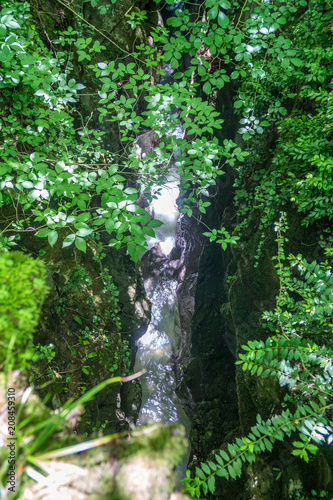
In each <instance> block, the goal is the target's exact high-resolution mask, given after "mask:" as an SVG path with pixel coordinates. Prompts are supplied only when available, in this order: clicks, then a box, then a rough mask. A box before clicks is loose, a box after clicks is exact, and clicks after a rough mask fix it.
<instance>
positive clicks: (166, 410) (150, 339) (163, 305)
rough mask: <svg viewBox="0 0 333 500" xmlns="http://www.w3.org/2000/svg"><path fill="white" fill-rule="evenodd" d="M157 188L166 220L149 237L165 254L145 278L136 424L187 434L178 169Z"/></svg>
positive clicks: (158, 211) (156, 207)
mask: <svg viewBox="0 0 333 500" xmlns="http://www.w3.org/2000/svg"><path fill="white" fill-rule="evenodd" d="M158 188H159V194H158V197H157V199H154V200H153V202H152V203H151V205H150V209H151V210H153V211H154V212H153V213H154V217H155V218H156V219H158V220H161V221H162V222H163V223H164V224H163V226H160V227H159V228H157V229H156V230H155V238H148V246H149V247H150V248H152V247H153V246H154V248H157V247H159V249H158V251H159V255H160V256H161V259H160V263H159V264H156V267H155V268H153V270H152V273H151V275H150V276H148V277H146V279H145V281H144V284H145V289H146V293H147V296H148V298H149V300H150V301H151V306H152V309H151V322H150V324H149V326H148V329H147V332H146V333H145V334H144V335H143V336H142V337H141V338H140V339H139V340H138V341H137V348H138V350H137V354H136V362H135V368H134V370H135V371H139V370H141V369H142V368H145V369H146V370H147V372H146V374H145V375H143V376H142V377H140V381H141V385H142V405H141V409H140V413H139V418H138V422H137V424H139V425H140V424H145V423H149V422H161V423H168V422H179V423H180V424H182V425H184V427H185V430H186V434H187V435H188V433H189V429H190V421H189V419H188V418H187V416H186V414H185V412H184V410H183V409H182V406H181V404H180V401H179V399H178V397H177V395H176V393H175V387H176V383H175V375H174V372H173V370H172V366H171V363H172V359H173V357H174V356H177V354H178V346H179V343H180V335H181V329H180V320H179V312H178V301H177V295H176V288H177V284H178V282H177V281H176V280H175V279H174V278H172V273H173V268H172V267H171V266H170V260H169V259H168V255H169V254H170V252H171V250H172V248H173V246H174V242H175V235H176V231H177V223H178V219H179V212H178V207H177V204H176V199H177V197H178V195H179V189H178V178H177V175H176V174H175V172H172V171H171V172H170V173H169V174H168V175H167V176H166V182H165V184H164V185H163V186H162V189H160V186H158ZM187 461H188V455H186V456H185V457H184V460H183V462H182V463H181V464H180V465H179V466H178V468H177V483H178V486H179V485H180V483H179V481H180V479H182V478H183V477H185V472H186V466H187Z"/></svg>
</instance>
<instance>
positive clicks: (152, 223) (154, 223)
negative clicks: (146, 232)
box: [148, 219, 163, 227]
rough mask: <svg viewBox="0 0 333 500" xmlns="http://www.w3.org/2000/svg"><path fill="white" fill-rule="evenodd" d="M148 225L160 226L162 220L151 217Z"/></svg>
mask: <svg viewBox="0 0 333 500" xmlns="http://www.w3.org/2000/svg"><path fill="white" fill-rule="evenodd" d="M148 225H149V226H150V227H160V226H163V222H161V221H160V220H157V219H153V220H151V221H150V222H149V223H148Z"/></svg>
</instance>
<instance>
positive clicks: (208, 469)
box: [201, 464, 211, 474]
mask: <svg viewBox="0 0 333 500" xmlns="http://www.w3.org/2000/svg"><path fill="white" fill-rule="evenodd" d="M201 468H202V470H203V471H204V472H205V473H206V474H210V473H211V470H210V468H209V466H208V465H207V464H201Z"/></svg>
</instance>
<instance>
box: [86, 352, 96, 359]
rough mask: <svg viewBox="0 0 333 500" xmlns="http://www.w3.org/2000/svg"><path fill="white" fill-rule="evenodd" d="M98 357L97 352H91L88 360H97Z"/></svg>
mask: <svg viewBox="0 0 333 500" xmlns="http://www.w3.org/2000/svg"><path fill="white" fill-rule="evenodd" d="M96 356H97V352H90V353H89V354H88V356H87V358H95V357H96Z"/></svg>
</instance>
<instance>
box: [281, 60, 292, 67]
mask: <svg viewBox="0 0 333 500" xmlns="http://www.w3.org/2000/svg"><path fill="white" fill-rule="evenodd" d="M281 66H282V68H284V69H286V68H289V66H290V59H288V57H285V58H284V59H283V60H282V62H281Z"/></svg>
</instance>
